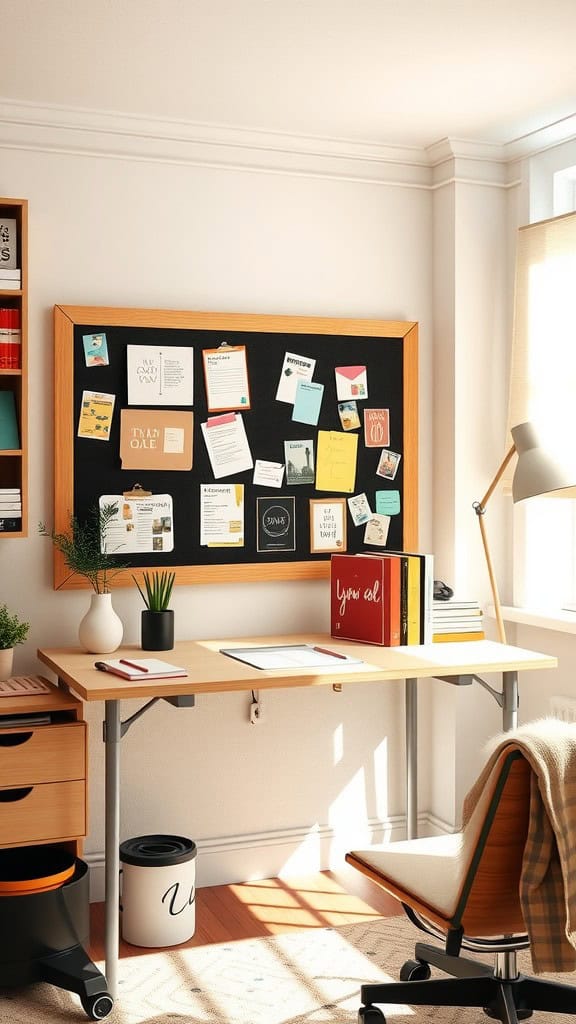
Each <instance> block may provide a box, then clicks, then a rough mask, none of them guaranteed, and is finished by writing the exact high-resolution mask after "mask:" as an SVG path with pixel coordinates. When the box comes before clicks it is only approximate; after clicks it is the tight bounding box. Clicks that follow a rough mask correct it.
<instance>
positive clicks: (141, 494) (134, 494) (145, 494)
mask: <svg viewBox="0 0 576 1024" xmlns="http://www.w3.org/2000/svg"><path fill="white" fill-rule="evenodd" d="M122 497H123V498H151V497H152V491H145V490H144V488H143V487H142V484H134V487H133V488H132V490H131V491H122Z"/></svg>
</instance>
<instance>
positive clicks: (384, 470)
mask: <svg viewBox="0 0 576 1024" xmlns="http://www.w3.org/2000/svg"><path fill="white" fill-rule="evenodd" d="M401 458H402V456H401V455H399V454H398V452H390V451H388V450H387V449H386V448H385V449H384V451H383V452H382V454H381V456H380V458H379V460H378V466H377V468H376V472H377V474H378V476H383V477H385V478H386V480H393V479H394V477H395V476H396V473H397V472H398V466H399V464H400V459H401Z"/></svg>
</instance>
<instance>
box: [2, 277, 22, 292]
mask: <svg viewBox="0 0 576 1024" xmlns="http://www.w3.org/2000/svg"><path fill="white" fill-rule="evenodd" d="M2 291H4V292H19V291H20V281H13V280H11V279H10V278H8V279H7V280H4V281H0V292H2Z"/></svg>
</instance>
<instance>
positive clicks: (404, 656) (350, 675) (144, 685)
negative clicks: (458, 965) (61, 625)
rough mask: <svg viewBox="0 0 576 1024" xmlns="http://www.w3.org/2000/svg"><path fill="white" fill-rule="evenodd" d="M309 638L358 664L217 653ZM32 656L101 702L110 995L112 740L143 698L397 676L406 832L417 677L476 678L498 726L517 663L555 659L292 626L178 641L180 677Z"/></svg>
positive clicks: (175, 658) (115, 788)
mask: <svg viewBox="0 0 576 1024" xmlns="http://www.w3.org/2000/svg"><path fill="white" fill-rule="evenodd" d="M296 643H309V644H317V645H318V646H322V647H329V648H330V649H331V650H334V651H340V652H342V653H347V652H348V653H351V654H354V656H356V657H360V658H362V659H363V663H364V664H363V665H353V666H346V668H344V667H342V668H340V666H338V667H337V668H334V669H330V670H329V671H325V670H318V669H310V668H301V669H297V670H293V669H290V670H279V669H275V670H273V671H262V670H260V669H255V668H252V667H251V666H250V665H245V664H243V663H242V662H240V661H235V660H234V659H233V658H229V657H226V655H224V654H220V648H221V647H255V646H257V645H260V644H261V645H267V644H273V645H276V644H296ZM38 657H39V658H40V661H41V662H43V664H44V665H47V666H48V668H50V669H52V671H53V672H54V673H55V674H56V675H57V677H58V680H59V682H60V683H61V684H63V685H65V686H67V687H68V688H69V689H70V690H71V691H72V692H74V693H75V694H77V695H78V696H79V697H82V698H83V700H86V701H104V702H105V726H104V739H105V743H106V768H105V770H106V836H105V857H106V865H105V876H106V884H105V900H106V978H107V982H108V989H109V991H110V993H111V994H112V996H115V995H116V992H117V979H118V947H119V939H120V933H119V920H118V904H119V891H118V886H119V869H120V860H119V847H120V740H121V739H122V736H123V735H124V734H125V732H126V731H127V729H128V728H129V727H130V725H131V724H132V723H133V722H134V721H135V719H136V718H137V717H139V716H140V715H141V714H142V713H143V711H144V710H146V709H147V708H148V707H149V706H150V704H151V703H154V702H155V701H156V700H159V699H161V698H164V699H167V700H170V702H171V703H175V704H176V706H178V704H180V706H186V704H187V706H190V705H191V704H192V703H193V699H194V695H195V694H198V693H223V692H226V691H238V690H242V691H244V690H276V689H282V688H285V687H299V686H337V687H340V686H342V685H346V686H355V685H357V684H358V683H381V682H384V681H386V680H403V681H404V683H405V693H406V790H407V794H406V817H407V833H408V837H409V838H412V837H413V836H415V835H416V813H417V806H416V794H417V775H416V771H417V685H416V684H417V680H418V679H433V678H436V679H443V680H446V681H448V682H450V683H453V684H454V685H457V686H465V685H470V684H471V683H472V682H473V681H474V680H476V681H477V682H479V683H481V684H482V685H484V686H485V687H486V688H487V689H488V690H489V691H490V693H491V694H492V695H493V696H494V697H495V698H496V700H497V701H498V703H499V704H500V706H501V707H502V722H503V728H504V729H511V728H513V727H514V726H515V725H516V721H517V710H518V672H523V671H528V670H531V669H532V670H533V669H548V668H555V667H556V665H557V660H556V658H553V657H550V656H548V655H545V654H538V653H536V652H535V651H526V650H523V649H522V648H520V647H512V646H510V645H508V644H499V643H493V642H492V641H489V640H479V641H475V642H473V643H471V642H470V641H467V642H464V643H443V644H429V645H427V646H411V647H375V646H373V645H371V644H357V643H353V642H351V641H346V640H339V641H336V640H334V639H332V637H329V636H327V635H325V634H318V633H314V634H309V633H299V634H291V635H289V636H260V637H244V638H242V639H239V640H236V639H231V638H229V637H222V638H219V639H216V640H194V641H180V642H178V643H177V644H176V646H175V648H174V650H173V651H170V652H166V654H165V659H166V660H167V661H170V662H173V663H174V664H176V665H182V666H183V667H185V668H186V669H187V670H188V677H187V678H184V679H182V678H180V679H152V680H150V681H149V682H146V681H145V680H138V681H137V682H135V681H132V682H131V681H129V680H125V679H120V678H118V677H115V676H113V675H110V674H107V673H105V672H99V671H98V670H97V669H95V668H94V662H95V661H97V660H98V656H97V655H94V654H86V653H84V652H82V651H80V650H78V649H73V648H54V649H51V650H39V651H38ZM114 657H117V658H122V657H126V658H130V657H132V658H138V657H142V650H141V648H140V647H139V646H138V645H137V644H131V645H126V646H123V647H121V648H120V649H119V650H118V651H116V652H115V653H114ZM480 672H501V673H502V678H503V689H502V691H501V692H499V691H496V690H494V689H493V688H492V687H491V686H488V684H486V683H485V682H484V680H482V679H481V678H480V676H479V674H478V673H480ZM134 697H144V698H146V697H147V698H150V700H149V701H148V703H147V704H146V705H144V707H143V708H141V709H140V710H139V711H138V712H136V713H135V714H134V715H132V716H131V718H129V719H128V720H127V721H126V722H121V720H120V702H121V701H122V700H127V699H129V698H130V699H131V698H134Z"/></svg>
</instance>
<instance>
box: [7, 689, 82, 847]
mask: <svg viewBox="0 0 576 1024" xmlns="http://www.w3.org/2000/svg"><path fill="white" fill-rule="evenodd" d="M44 681H45V680H44ZM39 714H40V715H44V716H49V718H50V719H51V720H50V721H47V722H45V723H43V724H38V722H37V721H36V724H34V721H33V720H32V721H30V723H28V720H27V718H26V716H31V715H33V716H36V720H37V719H38V715H39ZM15 719H17V722H15ZM3 722H5V723H6V724H5V725H4V724H3ZM86 746H87V744H86V723H85V722H84V721H83V719H82V704H81V702H80V701H78V700H77V698H75V697H73V696H72V695H71V694H70V693H68V692H67V691H66V690H64V689H60V688H58V687H57V686H53V685H52V684H50V690H49V691H48V692H47V693H42V694H34V695H30V696H28V695H26V696H16V697H12V696H8V697H2V698H1V699H0V847H4V846H26V845H31V844H33V843H53V842H55V841H56V842H61V843H63V844H65V845H66V847H67V848H68V849H71V850H73V851H74V852H75V853H76V855H79V853H80V845H81V840H82V838H83V837H84V836H85V835H86V831H87V811H86Z"/></svg>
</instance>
